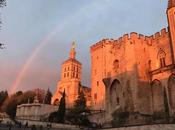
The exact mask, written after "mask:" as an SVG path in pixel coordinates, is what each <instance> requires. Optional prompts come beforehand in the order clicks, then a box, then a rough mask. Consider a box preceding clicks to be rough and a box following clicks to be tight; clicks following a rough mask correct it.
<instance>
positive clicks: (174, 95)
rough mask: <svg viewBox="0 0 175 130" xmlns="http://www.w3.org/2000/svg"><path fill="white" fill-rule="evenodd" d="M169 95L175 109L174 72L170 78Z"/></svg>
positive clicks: (170, 102)
mask: <svg viewBox="0 0 175 130" xmlns="http://www.w3.org/2000/svg"><path fill="white" fill-rule="evenodd" d="M168 95H169V104H170V107H171V109H175V75H174V74H172V75H171V76H170V77H169V80H168Z"/></svg>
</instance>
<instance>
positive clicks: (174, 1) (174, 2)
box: [168, 0, 175, 9]
mask: <svg viewBox="0 0 175 130" xmlns="http://www.w3.org/2000/svg"><path fill="white" fill-rule="evenodd" d="M172 7H175V0H168V9H170V8H172Z"/></svg>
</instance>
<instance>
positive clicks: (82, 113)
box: [67, 90, 90, 126]
mask: <svg viewBox="0 0 175 130" xmlns="http://www.w3.org/2000/svg"><path fill="white" fill-rule="evenodd" d="M87 113H89V109H88V108H87V106H86V97H85V95H84V92H83V91H82V90H80V91H79V94H78V97H77V100H75V104H74V107H73V109H72V110H71V111H70V112H69V113H68V116H67V118H68V119H69V120H70V121H71V122H72V123H73V124H77V125H84V126H89V125H90V121H89V120H88V118H87Z"/></svg>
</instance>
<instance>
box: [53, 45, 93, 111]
mask: <svg viewBox="0 0 175 130" xmlns="http://www.w3.org/2000/svg"><path fill="white" fill-rule="evenodd" d="M75 56H76V51H75V43H73V46H72V48H71V50H70V55H69V59H68V60H66V61H65V62H63V64H62V68H61V80H60V81H59V82H58V85H57V90H56V92H55V94H54V96H53V98H52V104H54V105H57V104H59V101H60V99H61V97H62V93H63V91H64V90H65V93H66V108H71V107H73V105H74V101H75V100H76V99H77V96H78V93H79V91H80V90H82V91H83V92H84V94H85V96H86V99H87V105H88V106H89V105H90V102H91V89H90V88H88V87H83V86H82V85H81V77H82V64H81V63H80V62H79V61H78V60H76V57H75Z"/></svg>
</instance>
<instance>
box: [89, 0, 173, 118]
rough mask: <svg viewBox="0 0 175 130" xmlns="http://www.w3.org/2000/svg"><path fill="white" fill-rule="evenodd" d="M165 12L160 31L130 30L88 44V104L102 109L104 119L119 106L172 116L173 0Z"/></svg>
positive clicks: (95, 108)
mask: <svg viewBox="0 0 175 130" xmlns="http://www.w3.org/2000/svg"><path fill="white" fill-rule="evenodd" d="M166 13H167V20H168V27H167V28H163V29H162V30H161V31H160V32H156V33H155V34H153V35H151V36H145V35H142V34H138V33H136V32H132V33H130V34H125V35H123V36H122V37H120V38H118V39H103V40H101V41H99V42H98V43H96V44H94V45H92V46H91V47H90V53H91V97H92V104H91V105H92V108H93V109H94V110H104V111H105V116H103V117H104V118H105V119H104V120H106V121H109V120H111V114H112V113H113V112H114V111H116V110H117V109H119V108H121V109H122V110H123V111H127V112H130V113H139V114H140V115H156V114H157V115H168V116H170V117H175V0H169V1H168V8H167V11H166ZM100 119H102V118H101V117H100V118H99V120H100ZM134 119H135V118H134Z"/></svg>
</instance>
